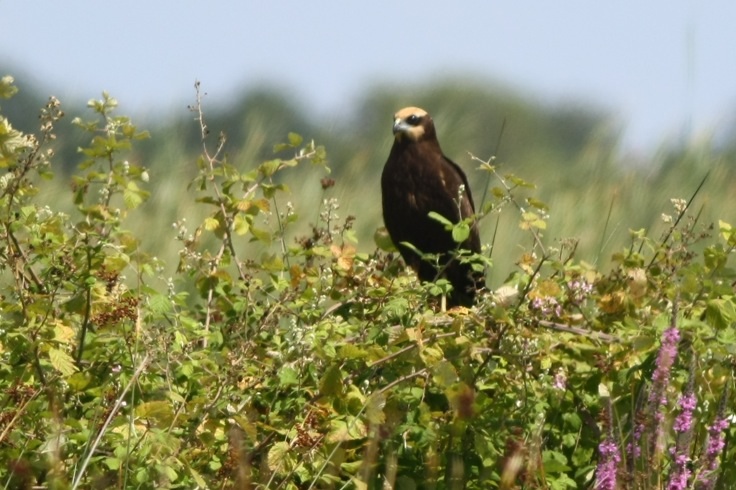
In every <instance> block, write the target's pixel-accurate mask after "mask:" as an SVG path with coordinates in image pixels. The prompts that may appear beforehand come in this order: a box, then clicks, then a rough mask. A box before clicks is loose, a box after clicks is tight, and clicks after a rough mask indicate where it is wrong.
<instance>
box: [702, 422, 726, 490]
mask: <svg viewBox="0 0 736 490" xmlns="http://www.w3.org/2000/svg"><path fill="white" fill-rule="evenodd" d="M719 412H720V410H719ZM728 426H729V421H728V419H727V418H724V417H723V414H721V413H719V414H718V415H717V416H716V419H715V421H713V424H712V425H711V426H710V427H708V439H707V441H708V442H706V444H705V450H704V454H703V457H702V460H701V461H702V463H701V465H702V466H701V468H702V471H701V473H700V474H699V475H698V478H697V486H696V488H697V489H698V490H710V489H712V488H713V487H714V486H715V484H716V480H717V479H718V477H717V475H716V472H717V471H718V465H719V460H718V457H719V456H720V454H721V452H722V451H723V447H724V446H725V445H726V442H725V441H724V437H723V433H724V431H725V430H726V429H728Z"/></svg>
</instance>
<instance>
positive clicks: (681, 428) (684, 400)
mask: <svg viewBox="0 0 736 490" xmlns="http://www.w3.org/2000/svg"><path fill="white" fill-rule="evenodd" d="M697 404H698V399H697V398H695V394H693V393H689V394H686V395H683V396H682V397H681V398H680V401H679V405H680V410H681V411H680V413H679V414H678V415H677V418H675V423H674V426H673V428H674V429H675V432H688V431H689V430H690V429H691V428H692V426H693V411H694V410H695V406H696V405H697Z"/></svg>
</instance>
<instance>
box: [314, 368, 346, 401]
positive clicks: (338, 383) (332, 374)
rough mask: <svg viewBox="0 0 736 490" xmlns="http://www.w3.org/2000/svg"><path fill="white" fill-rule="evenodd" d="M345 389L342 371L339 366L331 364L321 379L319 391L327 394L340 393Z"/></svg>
mask: <svg viewBox="0 0 736 490" xmlns="http://www.w3.org/2000/svg"><path fill="white" fill-rule="evenodd" d="M342 390H343V385H342V373H341V372H340V368H339V367H338V366H334V365H333V366H330V367H328V368H327V370H326V371H325V374H324V375H323V376H322V378H321V379H320V380H319V392H320V394H322V395H325V396H335V395H340V394H341V393H342Z"/></svg>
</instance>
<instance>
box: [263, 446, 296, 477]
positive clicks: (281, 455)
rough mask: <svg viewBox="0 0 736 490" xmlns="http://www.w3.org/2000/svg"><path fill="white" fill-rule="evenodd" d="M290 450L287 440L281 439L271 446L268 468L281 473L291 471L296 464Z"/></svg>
mask: <svg viewBox="0 0 736 490" xmlns="http://www.w3.org/2000/svg"><path fill="white" fill-rule="evenodd" d="M289 450H290V447H289V443H288V442H286V441H280V442H277V443H276V444H274V445H273V446H271V449H270V450H269V451H268V469H269V470H271V471H273V472H274V473H276V474H279V475H284V474H287V473H289V471H290V470H291V468H292V467H293V466H294V461H293V458H292V457H291V456H290V455H289V452H290V451H289Z"/></svg>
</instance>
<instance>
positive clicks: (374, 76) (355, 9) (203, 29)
mask: <svg viewBox="0 0 736 490" xmlns="http://www.w3.org/2000/svg"><path fill="white" fill-rule="evenodd" d="M735 23H736V2H734V1H733V0H707V1H700V0H667V1H665V0H647V1H641V0H616V1H607V2H603V1H591V0H574V1H573V0H556V1H554V2H551V1H542V0H536V1H532V0H513V1H511V0H507V1H505V2H498V1H492V0H471V1H458V2H453V3H451V2H448V1H433V0H424V1H415V0H406V1H401V0H394V1H392V2H389V1H386V0H373V1H369V2H368V1H362V2H358V1H342V2H337V1H333V2H330V1H326V0H312V1H304V0H301V1H291V0H283V1H270V2H266V1H251V0H243V1H237V2H236V1H222V0H210V1H208V2H201V1H193V0H128V1H126V2H111V1H101V0H67V1H63V2H60V1H52V0H12V1H11V0H0V72H2V73H0V75H4V74H8V72H9V71H13V70H14V71H17V72H18V73H17V74H16V78H20V74H21V73H22V74H23V75H24V77H25V78H24V79H28V78H29V77H30V80H31V81H32V82H34V84H35V85H37V86H38V87H39V88H41V89H42V90H45V91H46V92H49V93H50V94H53V95H56V96H57V97H60V98H61V99H62V102H63V101H64V98H65V97H66V98H74V99H77V98H79V99H81V100H87V99H89V98H92V97H99V94H100V93H101V92H102V91H103V90H107V91H108V92H110V93H111V94H112V95H113V96H115V97H116V98H117V99H118V100H119V101H120V104H121V107H122V108H123V113H125V114H133V115H135V114H141V115H154V116H155V115H161V114H170V113H172V112H177V111H180V112H181V113H182V114H184V113H185V111H186V105H187V104H188V103H190V102H193V99H194V90H193V83H194V81H195V80H200V81H201V83H202V86H203V89H204V90H205V91H206V92H207V93H208V98H209V99H208V100H210V101H212V102H211V103H218V104H225V103H227V101H228V100H229V98H231V97H233V96H234V95H237V94H238V93H239V91H240V90H242V89H244V88H248V87H254V86H262V85H263V84H267V85H273V86H276V87H278V88H280V89H284V90H286V91H288V92H289V93H290V94H292V95H293V96H294V98H296V99H297V100H300V101H301V102H303V105H304V106H305V107H306V108H308V109H309V110H312V111H314V112H315V113H316V114H318V115H319V116H320V117H331V116H335V117H344V116H349V115H350V110H351V108H352V107H357V106H358V104H357V102H358V101H360V100H361V95H362V94H363V93H365V92H366V91H367V90H368V89H369V88H370V87H371V86H373V85H375V84H377V83H385V84H395V83H399V84H418V85H425V86H426V85H427V84H431V82H432V81H434V80H442V79H446V78H448V77H458V78H463V77H469V78H472V79H474V80H481V81H482V80H488V81H489V82H500V83H502V84H505V85H507V86H508V87H510V88H512V89H515V90H518V91H520V92H521V93H522V94H528V95H530V96H532V97H534V98H535V99H536V100H539V101H541V102H549V103H559V102H565V101H582V102H586V103H592V104H594V105H596V106H598V107H601V108H603V109H605V110H607V111H608V112H609V113H610V114H611V115H612V117H613V118H614V119H615V120H616V121H617V122H619V123H621V124H622V125H623V128H624V135H623V138H624V139H623V142H624V146H625V147H627V148H629V149H632V150H646V149H651V148H656V147H657V146H658V145H659V144H661V143H662V142H664V141H668V140H671V139H673V138H675V139H677V138H683V137H685V138H702V137H707V136H709V135H711V134H713V133H716V134H717V133H718V131H722V130H724V128H726V127H727V126H728V125H729V124H730V125H733V124H734V121H736V118H734V117H733V113H734V110H736V49H735V48H736V28H734V24H735ZM10 74H12V73H10ZM21 88H22V87H21ZM478 110H482V111H493V110H494V108H493V107H479V108H478ZM388 117H389V116H387V118H388Z"/></svg>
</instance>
